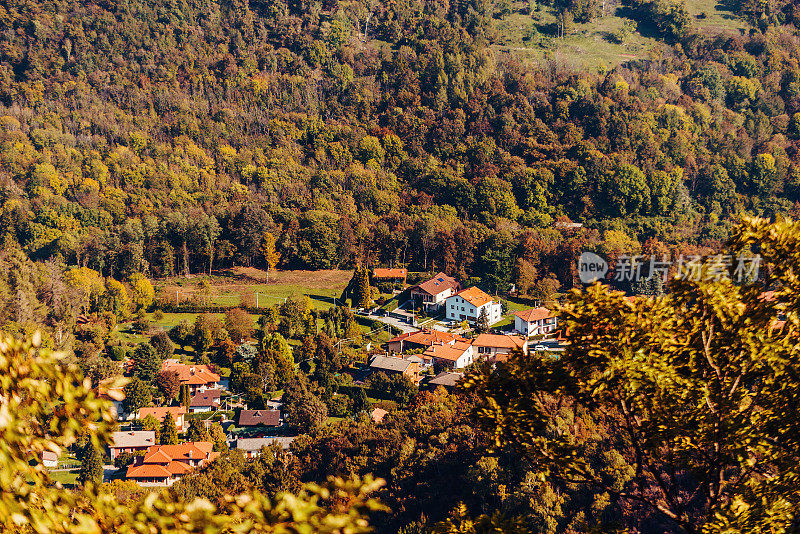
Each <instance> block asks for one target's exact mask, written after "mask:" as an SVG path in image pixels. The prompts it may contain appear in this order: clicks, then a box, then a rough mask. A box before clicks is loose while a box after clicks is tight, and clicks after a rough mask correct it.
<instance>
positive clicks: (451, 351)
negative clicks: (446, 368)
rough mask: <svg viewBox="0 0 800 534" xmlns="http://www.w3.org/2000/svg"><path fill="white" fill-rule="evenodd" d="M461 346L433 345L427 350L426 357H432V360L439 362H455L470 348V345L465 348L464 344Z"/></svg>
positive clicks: (460, 344)
mask: <svg viewBox="0 0 800 534" xmlns="http://www.w3.org/2000/svg"><path fill="white" fill-rule="evenodd" d="M458 345H459V346H455V345H431V346H430V347H428V348H427V349H426V350H425V353H424V354H425V356H430V357H431V358H437V359H439V360H447V361H450V362H455V361H456V360H458V359H459V358H460V357H461V356H463V355H464V353H465V352H466V351H467V349H468V348H469V347H470V346H469V345H466V346H464V344H462V343H459V344H458Z"/></svg>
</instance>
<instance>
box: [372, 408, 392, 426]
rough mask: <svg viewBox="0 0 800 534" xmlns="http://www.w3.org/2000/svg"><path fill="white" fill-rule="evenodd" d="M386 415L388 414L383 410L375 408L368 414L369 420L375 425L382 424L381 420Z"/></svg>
mask: <svg viewBox="0 0 800 534" xmlns="http://www.w3.org/2000/svg"><path fill="white" fill-rule="evenodd" d="M388 413H389V412H387V411H386V410H384V409H383V408H375V409H374V410H372V411H371V412H370V413H369V418H370V419H372V421H373V422H374V423H376V424H377V423H382V422H383V418H384V417H386V414H388Z"/></svg>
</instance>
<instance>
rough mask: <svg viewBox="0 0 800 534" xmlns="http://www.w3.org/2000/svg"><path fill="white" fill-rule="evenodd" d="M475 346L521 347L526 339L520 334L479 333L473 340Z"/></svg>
mask: <svg viewBox="0 0 800 534" xmlns="http://www.w3.org/2000/svg"><path fill="white" fill-rule="evenodd" d="M472 345H473V346H475V347H495V348H503V349H521V348H522V347H524V346H525V340H524V339H522V338H521V337H519V336H503V335H499V334H478V337H476V338H475V339H474V340H473V341H472Z"/></svg>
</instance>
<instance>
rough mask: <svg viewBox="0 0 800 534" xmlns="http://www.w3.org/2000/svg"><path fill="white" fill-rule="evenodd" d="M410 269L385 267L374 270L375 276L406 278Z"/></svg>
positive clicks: (373, 274) (373, 275)
mask: <svg viewBox="0 0 800 534" xmlns="http://www.w3.org/2000/svg"><path fill="white" fill-rule="evenodd" d="M407 274H408V271H407V270H405V269H384V268H380V267H379V268H377V269H375V270H374V271H372V277H373V278H405V277H406V275H407Z"/></svg>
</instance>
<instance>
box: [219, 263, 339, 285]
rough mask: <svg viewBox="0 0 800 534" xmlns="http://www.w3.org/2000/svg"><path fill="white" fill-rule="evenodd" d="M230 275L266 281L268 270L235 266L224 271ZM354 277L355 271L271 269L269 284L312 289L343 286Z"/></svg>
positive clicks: (260, 281) (261, 281)
mask: <svg viewBox="0 0 800 534" xmlns="http://www.w3.org/2000/svg"><path fill="white" fill-rule="evenodd" d="M224 272H225V273H228V274H229V275H230V276H233V277H236V278H244V279H248V280H252V281H254V282H259V283H262V284H263V283H265V282H266V281H267V271H262V270H261V269H256V268H255V267H233V268H231V269H226V270H225V271H224ZM352 277H353V271H340V270H329V271H270V272H269V282H267V283H269V284H275V285H287V284H288V285H298V286H304V287H308V288H312V289H329V288H333V287H340V286H341V287H342V288H344V286H346V285H347V282H349V281H350V279H351V278H352Z"/></svg>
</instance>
